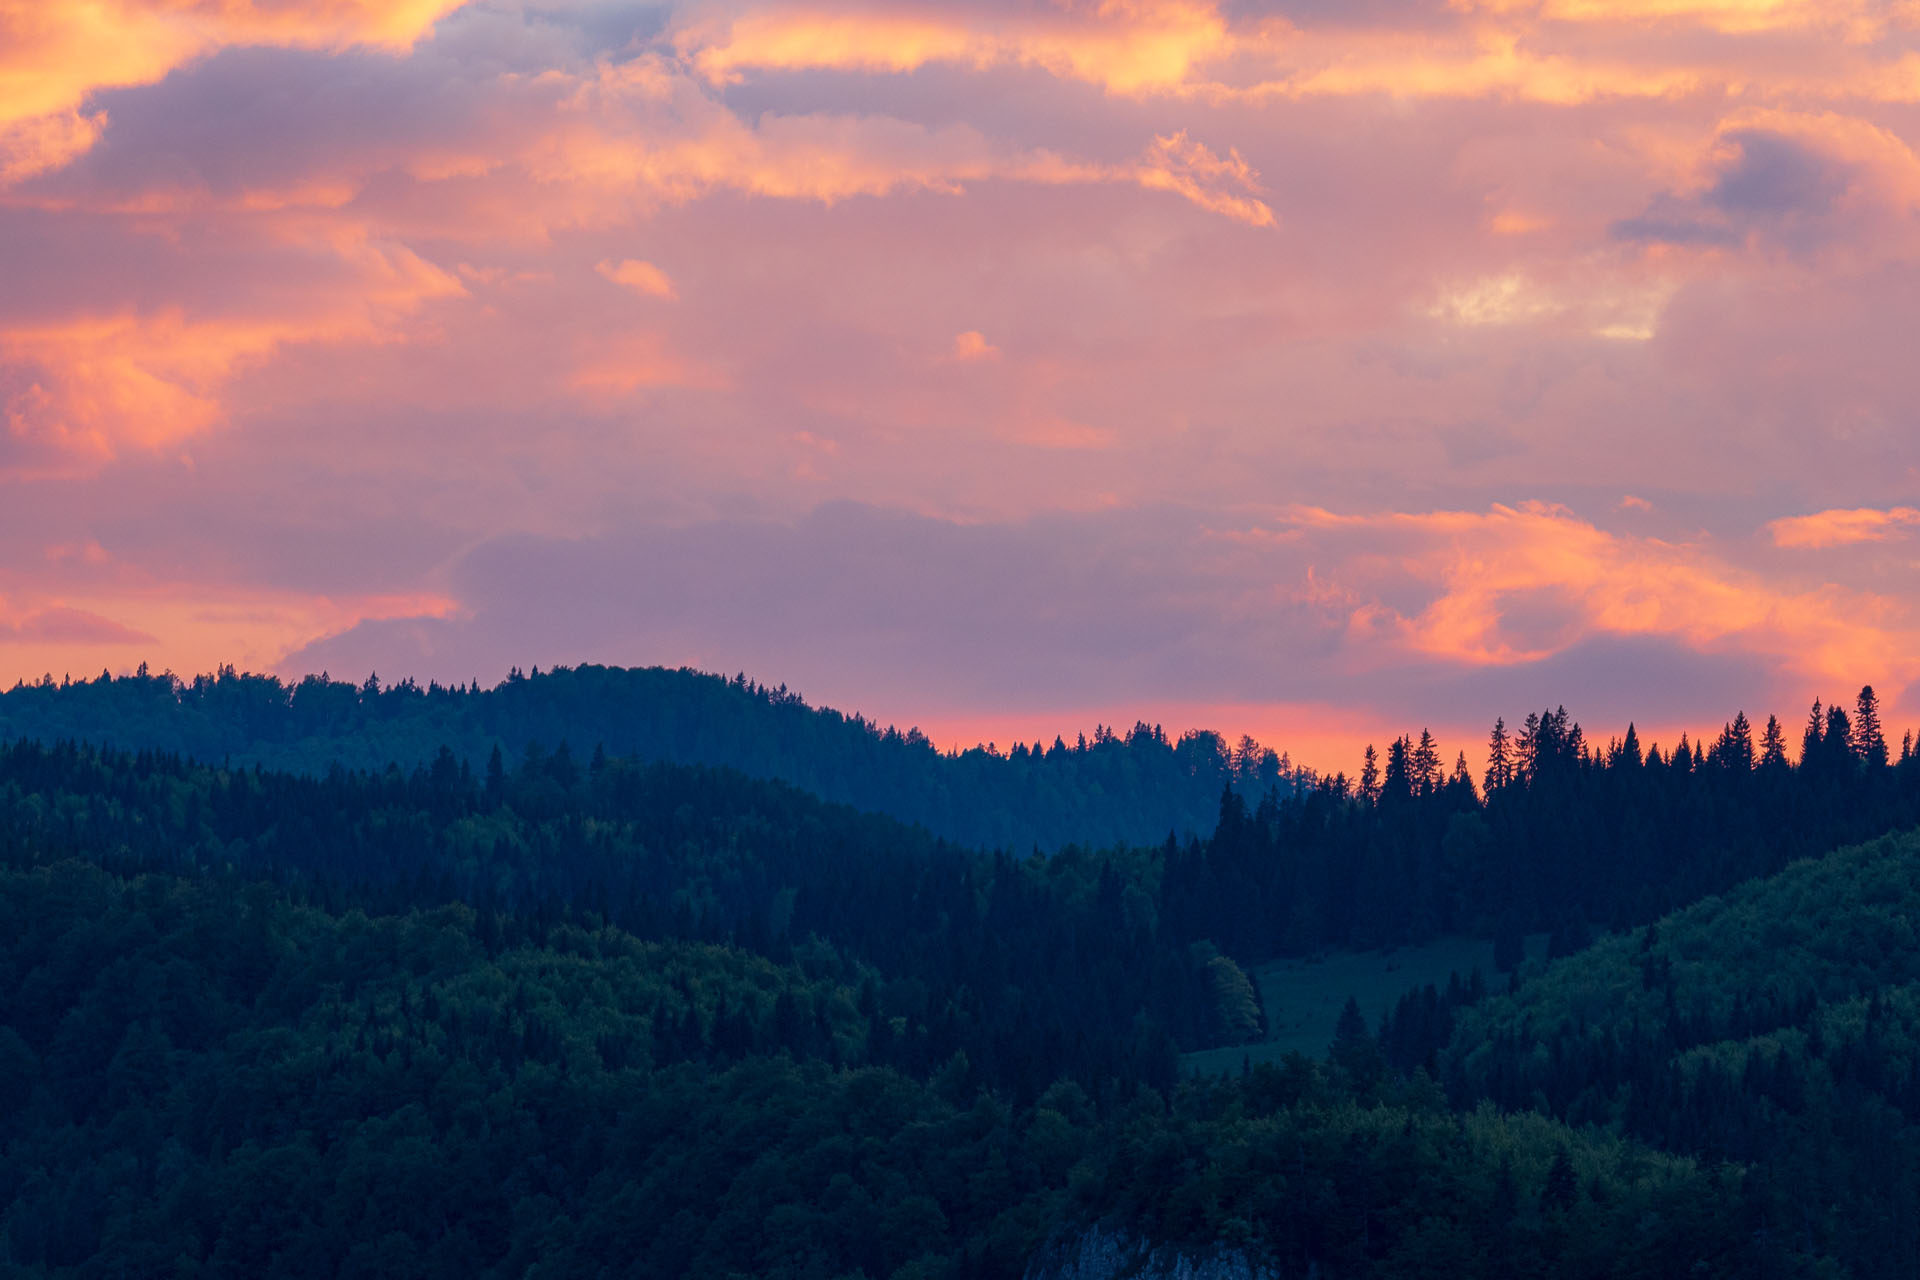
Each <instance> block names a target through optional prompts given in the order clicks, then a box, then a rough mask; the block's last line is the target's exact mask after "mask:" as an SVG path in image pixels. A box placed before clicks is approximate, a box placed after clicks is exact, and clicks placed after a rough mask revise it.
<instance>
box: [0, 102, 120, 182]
mask: <svg viewBox="0 0 1920 1280" xmlns="http://www.w3.org/2000/svg"><path fill="white" fill-rule="evenodd" d="M106 127H107V116H106V113H105V112H104V111H96V112H94V113H93V114H91V115H87V114H85V113H83V112H80V111H77V110H73V109H68V110H65V111H51V112H48V113H46V114H44V115H37V116H27V117H25V118H23V119H16V120H11V121H9V120H6V119H5V118H4V117H0V187H4V186H6V185H8V184H9V183H13V182H18V181H20V180H21V179H22V178H31V177H32V176H33V175H35V174H36V173H45V172H47V171H48V170H50V169H58V168H61V167H62V166H64V165H66V164H67V163H68V162H70V161H71V160H73V159H74V158H75V157H76V156H80V155H84V154H85V153H86V152H87V151H88V150H89V149H90V148H91V147H92V146H93V144H94V143H95V142H97V141H99V138H100V134H101V132H102V131H103V130H104V129H105V128H106Z"/></svg>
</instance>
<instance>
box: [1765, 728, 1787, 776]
mask: <svg viewBox="0 0 1920 1280" xmlns="http://www.w3.org/2000/svg"><path fill="white" fill-rule="evenodd" d="M1786 764H1787V736H1786V734H1785V733H1783V732H1782V731H1781V729H1780V717H1778V716H1768V717H1767V728H1766V732H1765V733H1763V734H1761V735H1760V767H1761V768H1762V769H1783V768H1785V767H1786Z"/></svg>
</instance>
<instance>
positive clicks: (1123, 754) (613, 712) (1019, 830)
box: [0, 666, 1293, 854]
mask: <svg viewBox="0 0 1920 1280" xmlns="http://www.w3.org/2000/svg"><path fill="white" fill-rule="evenodd" d="M18 738H31V739H36V740H39V741H43V742H56V741H63V740H71V741H80V742H89V743H93V744H95V745H101V746H118V747H123V748H127V749H130V750H142V749H146V750H157V751H163V752H171V753H176V754H180V755H186V756H191V757H193V758H195V759H199V760H207V761H222V760H226V761H231V762H232V763H235V764H262V765H265V766H267V767H270V768H275V769H286V770H294V771H299V772H308V773H324V772H325V771H326V770H327V769H328V768H329V767H331V766H333V765H336V764H338V765H341V766H344V767H346V768H349V769H376V770H377V769H382V768H385V767H386V765H388V764H389V763H394V762H397V763H399V764H400V765H401V766H402V767H403V768H411V767H412V766H413V765H415V764H419V763H422V762H424V761H427V760H431V759H432V758H433V757H434V755H435V754H436V753H437V752H438V751H439V749H440V748H442V747H447V748H449V749H451V750H452V752H453V753H454V755H455V756H456V757H457V758H458V759H460V760H462V761H464V762H466V763H467V764H468V765H469V766H470V767H472V768H475V769H477V768H479V767H480V766H481V765H482V764H483V762H484V761H485V760H486V759H487V757H488V754H489V753H490V752H491V751H492V750H494V749H495V748H496V747H499V748H501V749H504V751H505V752H506V753H507V756H508V758H509V759H517V758H518V757H519V756H520V754H521V752H522V751H524V750H525V749H526V747H527V746H528V745H529V744H537V745H539V746H540V747H542V748H544V749H545V750H548V751H552V750H554V749H556V748H558V747H559V746H560V745H561V744H562V743H567V744H569V745H570V746H571V747H572V748H573V749H574V750H575V751H578V752H581V753H586V752H591V751H592V750H593V749H594V747H596V746H600V747H603V748H604V749H605V750H606V751H607V752H609V753H611V754H613V755H618V756H627V757H632V758H636V759H641V760H658V761H664V762H668V763H676V764H703V765H718V766H724V767H727V768H733V769H738V770H740V771H741V772H743V773H747V774H750V775H752V776H754V777H761V778H778V779H781V780H782V781H786V782H790V783H793V784H794V785H795V786H798V787H800V788H802V789H804V790H807V791H812V792H814V793H815V794H816V795H820V796H823V797H825V798H826V799H829V800H834V801H837V802H840V803H843V804H851V805H854V806H856V807H858V808H862V809H868V810H872V811H874V812H876V813H886V814H891V815H892V816H894V817H897V818H900V819H902V820H904V821H907V822H918V823H921V824H922V825H924V826H925V827H927V829H928V830H930V831H933V832H934V833H936V834H938V835H941V836H944V837H946V838H947V839H949V840H953V841H956V842H958V843H961V844H967V845H972V846H974V847H976V848H983V849H1009V850H1012V851H1015V852H1017V853H1022V854H1024V853H1026V852H1027V851H1029V850H1031V849H1033V848H1035V847H1038V848H1041V849H1047V850H1052V849H1057V848H1060V847H1061V846H1063V845H1065V844H1068V843H1081V844H1089V845H1111V844H1123V843H1129V844H1146V843H1153V842H1157V841H1159V840H1161V839H1163V838H1164V837H1165V836H1166V835H1167V833H1168V832H1169V831H1173V832H1177V833H1181V834H1194V833H1197V834H1204V833H1205V832H1206V831H1208V830H1210V829H1211V827H1212V825H1213V819H1214V813H1215V805H1216V802H1217V800H1218V798H1219V795H1220V790H1221V788H1222V787H1223V786H1226V785H1229V784H1231V785H1235V786H1239V787H1243V788H1246V789H1249V790H1251V791H1254V792H1259V791H1263V790H1265V789H1267V788H1268V787H1272V786H1276V785H1282V784H1287V783H1290V782H1291V781H1292V778H1293V774H1292V770H1291V767H1290V766H1289V765H1287V764H1286V763H1284V762H1283V761H1282V760H1281V759H1280V758H1279V757H1278V756H1276V755H1275V754H1274V753H1273V752H1271V751H1268V750H1265V749H1263V748H1260V747H1259V746H1258V745H1257V744H1255V743H1253V742H1251V741H1250V740H1248V741H1242V742H1241V743H1240V744H1238V745H1237V746H1232V747H1230V746H1229V745H1228V744H1227V743H1226V742H1225V741H1224V740H1223V739H1221V738H1220V737H1219V736H1218V735H1217V734H1212V733H1199V732H1196V733H1189V734H1187V735H1186V736H1184V737H1182V738H1180V739H1179V740H1178V741H1170V740H1169V739H1168V738H1167V737H1166V735H1165V734H1164V733H1163V732H1162V731H1160V730H1159V729H1158V728H1157V727H1154V726H1149V725H1144V724H1141V725H1136V726H1134V728H1133V729H1131V730H1129V731H1127V732H1126V733H1124V734H1116V733H1114V732H1113V731H1111V730H1108V729H1104V728H1101V729H1097V730H1096V732H1095V734H1094V738H1093V740H1092V741H1087V740H1085V739H1084V738H1077V739H1076V740H1075V741H1074V742H1072V743H1068V742H1064V741H1061V740H1059V739H1055V741H1054V742H1053V743H1052V744H1044V743H1039V742H1035V743H1031V744H1025V743H1013V744H1006V745H1005V746H1004V747H1003V749H1001V750H998V751H990V750H987V749H985V748H976V749H973V750H968V751H964V752H958V753H942V752H941V751H939V750H937V749H936V748H935V747H934V745H933V744H932V743H931V742H929V741H928V740H927V739H926V738H925V737H924V736H922V735H921V734H920V733H919V732H918V731H917V730H909V731H907V732H904V733H903V732H901V731H899V730H896V729H893V728H886V729H883V728H881V727H880V726H879V725H877V724H874V723H873V722H871V721H868V720H865V719H863V718H861V717H859V716H857V715H854V716H849V715H843V714H841V713H840V712H838V711H835V710H832V709H831V708H825V707H822V708H814V707H810V706H808V705H807V703H806V702H804V701H803V700H802V699H801V698H800V697H799V696H798V695H797V694H792V693H789V692H788V691H787V690H786V688H785V686H782V687H780V688H777V689H776V688H768V687H765V686H762V685H757V684H753V683H751V682H749V681H747V680H746V679H745V678H744V677H736V678H734V679H731V680H729V679H726V678H725V677H721V676H713V675H706V674H702V673H700V672H696V671H689V670H684V669H683V670H677V671H675V670H667V669H664V668H659V667H647V668H620V667H594V666H583V667H573V668H556V669H555V670H553V671H549V672H546V673H544V674H542V673H540V672H539V671H538V669H536V670H535V673H534V674H533V675H532V676H530V677H529V676H522V675H521V674H520V673H518V672H517V671H516V672H515V673H514V674H513V675H512V676H510V677H509V678H508V679H507V680H506V681H505V682H504V683H502V684H500V685H498V686H497V687H495V688H492V689H484V690H483V689H481V688H479V687H478V686H477V685H475V686H471V687H466V688H461V687H458V686H456V687H453V688H447V687H443V686H440V685H428V686H426V687H425V688H422V687H421V686H419V685H417V684H415V683H413V682H412V681H401V682H399V683H396V684H391V685H385V686H383V685H381V684H380V682H379V681H378V679H375V678H369V679H368V681H367V682H365V683H364V684H360V685H353V684H348V683H344V682H342V681H337V680H328V679H327V678H325V677H324V676H310V677H308V678H306V679H303V680H301V681H299V682H297V683H294V684H291V685H289V684H285V683H282V682H281V681H280V680H279V679H277V678H276V677H272V676H257V675H243V674H240V673H237V672H235V671H234V670H233V669H232V668H226V669H223V670H221V671H220V672H218V673H217V674H215V675H211V676H196V677H194V678H193V679H191V680H187V681H182V680H178V679H175V678H174V677H172V676H171V675H151V674H148V673H147V672H146V670H145V669H144V668H143V669H142V670H141V671H140V673H138V674H136V675H133V676H123V677H120V678H118V679H116V678H114V677H113V676H111V675H110V674H108V673H105V672H103V673H102V674H101V675H100V676H99V677H98V678H97V679H94V680H80V681H68V682H64V683H58V684H56V683H54V682H53V680H52V678H51V677H48V678H47V680H46V681H44V682H43V683H39V684H19V685H16V686H15V687H14V688H13V689H11V690H8V691H6V692H0V742H6V741H9V740H12V739H18Z"/></svg>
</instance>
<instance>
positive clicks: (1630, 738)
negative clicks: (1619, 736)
mask: <svg viewBox="0 0 1920 1280" xmlns="http://www.w3.org/2000/svg"><path fill="white" fill-rule="evenodd" d="M1619 763H1621V764H1623V765H1626V766H1627V767H1629V768H1633V769H1638V768H1641V767H1642V766H1643V765H1645V764H1646V761H1645V760H1644V759H1643V758H1642V757H1641V754H1640V733H1639V730H1637V729H1635V728H1634V727H1633V721H1631V720H1629V721H1627V736H1626V738H1625V739H1624V740H1623V741H1622V742H1621V743H1620V755H1619Z"/></svg>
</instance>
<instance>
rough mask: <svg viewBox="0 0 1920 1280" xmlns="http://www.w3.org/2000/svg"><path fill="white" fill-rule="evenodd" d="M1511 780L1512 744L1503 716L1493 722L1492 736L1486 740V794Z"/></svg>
mask: <svg viewBox="0 0 1920 1280" xmlns="http://www.w3.org/2000/svg"><path fill="white" fill-rule="evenodd" d="M1512 781H1513V744H1512V740H1511V739H1510V738H1508V736H1507V722H1506V720H1505V719H1504V718H1500V719H1496V720H1495V721H1494V722H1493V736H1492V737H1491V738H1489V739H1488V741H1487V795H1488V796H1492V795H1493V793H1494V792H1496V791H1498V790H1500V788H1502V787H1504V786H1506V785H1507V784H1508V783H1509V782H1512Z"/></svg>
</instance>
